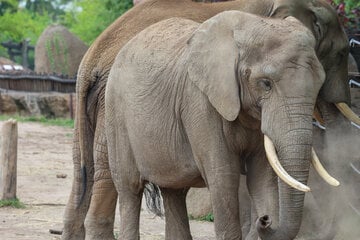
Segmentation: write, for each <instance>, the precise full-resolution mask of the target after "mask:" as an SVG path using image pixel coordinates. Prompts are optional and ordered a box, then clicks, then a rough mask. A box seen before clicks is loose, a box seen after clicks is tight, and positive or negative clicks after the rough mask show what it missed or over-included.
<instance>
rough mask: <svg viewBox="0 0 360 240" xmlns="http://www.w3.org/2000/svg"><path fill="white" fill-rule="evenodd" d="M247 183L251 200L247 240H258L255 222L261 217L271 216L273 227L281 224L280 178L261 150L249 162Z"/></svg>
mask: <svg viewBox="0 0 360 240" xmlns="http://www.w3.org/2000/svg"><path fill="white" fill-rule="evenodd" d="M246 166H247V170H248V172H247V176H246V183H247V187H248V192H249V194H250V200H251V227H250V231H249V233H248V234H247V236H246V238H245V239H246V240H257V239H258V232H257V230H256V224H255V221H256V219H257V218H258V217H259V216H265V215H267V216H271V223H269V224H272V225H275V226H277V225H278V222H279V218H278V209H279V201H278V199H279V194H278V187H277V183H278V178H277V176H276V174H275V173H274V171H273V170H272V168H271V167H270V165H269V163H268V161H267V159H266V156H265V152H264V151H263V150H262V149H261V150H259V151H258V152H257V154H256V155H255V156H253V157H252V158H251V159H248V160H247V165H246Z"/></svg>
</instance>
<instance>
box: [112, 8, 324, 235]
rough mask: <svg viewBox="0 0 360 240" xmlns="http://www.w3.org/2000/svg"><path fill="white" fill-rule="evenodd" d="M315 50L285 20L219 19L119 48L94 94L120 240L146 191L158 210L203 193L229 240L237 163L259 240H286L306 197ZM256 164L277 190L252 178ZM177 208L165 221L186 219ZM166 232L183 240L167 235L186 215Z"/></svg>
mask: <svg viewBox="0 0 360 240" xmlns="http://www.w3.org/2000/svg"><path fill="white" fill-rule="evenodd" d="M315 43H316V41H315V38H314V37H313V34H312V33H311V32H310V31H309V30H308V29H307V28H305V27H304V26H303V25H302V24H301V23H300V22H299V21H298V20H296V19H295V18H293V17H288V18H286V19H285V20H280V19H269V18H268V19H266V18H261V17H258V16H255V15H251V14H248V13H242V12H238V11H226V12H223V13H220V14H218V15H216V16H215V17H212V18H210V19H209V20H207V21H205V22H204V23H203V24H198V23H196V22H193V21H191V20H186V19H181V18H171V19H168V20H164V21H162V22H159V23H157V24H154V25H152V26H150V27H148V28H146V29H145V30H144V31H142V32H141V33H139V34H138V35H136V36H135V37H134V38H133V39H132V40H130V41H129V42H128V44H126V45H125V46H124V47H123V48H122V50H121V51H120V52H119V54H118V56H117V57H116V59H115V62H114V64H113V66H112V68H111V71H110V74H109V81H108V84H107V87H106V91H105V129H106V136H107V141H108V151H109V164H110V169H111V173H112V177H113V181H114V184H115V187H116V189H117V192H118V195H119V206H120V219H125V220H123V221H121V224H120V239H127V240H130V239H134V240H135V239H139V214H140V205H141V199H142V192H143V189H144V185H145V184H146V183H147V182H151V183H154V184H156V185H158V186H160V188H161V190H162V191H163V192H164V193H165V198H164V203H165V207H166V206H168V202H173V201H176V199H177V201H179V200H178V196H179V195H178V194H177V193H178V191H186V189H188V188H189V187H193V186H195V187H201V186H203V187H204V186H206V187H208V189H209V191H210V195H211V201H212V206H213V211H214V217H215V232H216V237H217V239H241V229H240V218H239V205H238V203H239V199H238V189H239V182H240V171H241V166H242V165H243V164H244V163H245V164H246V169H247V171H248V174H247V182H248V187H249V190H250V192H251V193H252V199H253V202H254V205H255V208H256V210H257V213H258V214H259V216H260V217H259V218H258V220H257V222H256V227H257V230H258V233H259V236H260V237H261V238H262V239H263V240H269V239H276V240H279V239H281V240H287V239H294V238H295V237H296V235H297V233H298V231H299V228H300V223H301V217H302V210H303V201H304V192H306V191H309V190H310V189H309V188H308V187H307V186H306V183H307V179H308V174H309V166H310V159H311V153H312V148H311V145H312V113H313V109H314V106H315V102H316V97H317V94H318V92H319V90H320V88H321V86H322V84H323V82H324V80H325V72H324V70H323V67H322V65H321V64H320V62H319V60H318V58H317V56H316V53H315V50H314V48H315ZM263 142H264V143H263ZM264 147H265V150H266V151H265V150H264ZM265 152H266V155H267V157H268V159H269V162H270V165H271V166H272V168H273V169H274V171H275V172H276V174H277V175H278V176H279V178H280V179H282V180H279V181H277V180H276V179H277V178H276V175H275V173H274V171H273V170H272V169H271V168H267V167H264V166H267V164H268V163H267V162H266V161H264V159H265ZM276 152H277V153H276ZM277 155H278V156H279V158H278V157H277ZM260 173H261V174H260ZM259 174H260V175H259ZM259 178H261V179H260V180H259ZM295 188H296V189H295ZM277 189H279V195H277V194H275V192H276V193H277V192H278V190H277ZM180 196H181V195H180ZM279 199H280V206H279V209H276V210H274V207H273V205H276V203H277V202H278V201H279ZM177 206H178V207H179V206H180V208H176V209H175V208H165V217H166V218H167V219H173V218H174V216H178V217H179V216H180V215H181V214H177V213H175V214H174V212H185V213H186V207H185V203H184V201H183V202H182V203H181V202H178V205H177ZM184 215H185V217H184ZM177 221H179V222H180V223H181V224H179V225H175V226H167V227H166V229H167V231H166V239H191V235H189V233H188V232H186V231H182V229H183V228H182V227H178V226H186V225H187V224H188V221H187V219H186V214H183V215H182V218H181V219H177ZM167 224H168V223H167ZM179 229H180V230H181V231H179Z"/></svg>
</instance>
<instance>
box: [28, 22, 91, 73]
mask: <svg viewBox="0 0 360 240" xmlns="http://www.w3.org/2000/svg"><path fill="white" fill-rule="evenodd" d="M87 49H88V47H87V46H86V45H85V44H84V43H83V42H82V41H81V40H80V39H79V38H77V37H76V36H75V35H74V34H72V33H71V32H69V30H67V29H66V28H65V27H63V26H61V25H50V26H49V27H47V28H46V29H45V30H44V31H43V33H42V34H41V35H40V37H39V40H38V41H37V43H36V46H35V72H41V73H50V74H52V73H57V74H63V75H68V76H69V77H73V76H76V73H77V70H78V68H79V65H80V62H81V59H82V57H83V56H84V54H85V52H86V51H87Z"/></svg>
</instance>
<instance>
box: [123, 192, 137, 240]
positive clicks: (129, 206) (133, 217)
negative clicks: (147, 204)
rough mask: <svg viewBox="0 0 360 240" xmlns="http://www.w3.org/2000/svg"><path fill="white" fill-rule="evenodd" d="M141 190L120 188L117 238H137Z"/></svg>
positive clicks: (135, 239)
mask: <svg viewBox="0 0 360 240" xmlns="http://www.w3.org/2000/svg"><path fill="white" fill-rule="evenodd" d="M141 199H142V191H140V192H134V191H132V190H130V189H124V188H123V189H122V190H121V191H120V192H119V209H120V233H119V239H126V240H139V239H140V231H139V220H140V210H141Z"/></svg>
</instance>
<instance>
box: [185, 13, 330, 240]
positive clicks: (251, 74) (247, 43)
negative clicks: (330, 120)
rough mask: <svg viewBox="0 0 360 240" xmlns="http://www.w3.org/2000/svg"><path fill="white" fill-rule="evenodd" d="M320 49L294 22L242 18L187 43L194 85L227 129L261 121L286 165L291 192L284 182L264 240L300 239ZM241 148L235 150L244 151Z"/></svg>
mask: <svg viewBox="0 0 360 240" xmlns="http://www.w3.org/2000/svg"><path fill="white" fill-rule="evenodd" d="M315 44H316V41H315V38H314V37H313V34H312V33H311V32H310V31H309V30H308V29H307V28H305V27H304V26H303V25H302V24H301V23H300V22H299V21H298V20H296V19H295V18H293V17H287V18H286V19H284V20H279V19H261V18H260V20H259V18H258V17H255V16H254V15H249V14H245V13H240V12H236V11H229V12H224V13H222V14H219V15H217V16H216V17H213V18H212V19H210V20H208V21H206V22H204V23H203V24H202V25H201V27H199V28H198V29H197V30H196V32H195V33H194V35H193V36H192V38H191V39H190V40H189V41H188V45H189V49H190V50H189V56H188V59H187V62H188V63H187V64H188V76H189V78H190V79H191V81H192V82H193V83H194V84H195V85H196V86H197V87H198V88H199V89H200V90H201V91H202V92H203V93H204V94H205V95H206V96H207V98H208V99H209V101H210V103H211V104H212V106H213V107H214V108H215V109H216V110H217V112H219V113H220V115H221V116H222V117H223V118H225V119H226V120H227V121H229V122H232V123H233V124H235V125H236V124H237V123H240V125H242V126H248V125H253V123H252V122H256V121H257V120H259V121H261V127H260V129H258V130H261V133H262V134H264V135H265V140H266V142H265V145H266V147H267V146H268V145H270V148H269V147H267V148H268V149H269V151H268V153H267V155H268V157H269V159H274V158H273V157H272V156H273V154H274V152H275V153H276V151H277V155H278V157H279V161H278V160H277V157H275V162H273V161H270V162H272V165H277V166H279V165H280V166H279V167H278V168H277V167H275V168H274V169H276V170H275V171H276V173H277V174H278V176H279V177H280V178H281V179H284V180H286V181H287V183H288V184H290V185H291V186H289V185H288V184H287V183H285V182H284V181H280V180H279V182H278V187H277V188H278V189H279V201H280V203H279V205H280V209H279V212H278V215H279V216H267V215H264V216H261V217H260V218H259V219H258V221H257V229H258V232H259V235H260V237H261V238H262V239H274V240H275V239H293V238H294V237H295V236H296V234H297V232H298V231H299V227H300V223H301V216H302V208H303V201H304V192H302V191H309V188H308V187H307V186H306V182H307V178H308V174H309V165H310V159H311V152H312V150H311V146H312V113H313V109H314V105H315V102H316V98H317V95H318V92H319V90H320V88H321V86H322V84H323V83H324V79H325V72H324V70H323V67H322V65H321V63H320V62H319V60H318V58H317V56H316V52H315V50H314V49H315ZM244 118H245V119H253V120H252V122H251V121H250V123H249V122H248V121H247V120H244ZM256 119H257V120H256ZM255 125H256V124H255ZM232 134H235V135H236V134H237V133H231V134H230V135H232ZM238 134H239V135H238V137H235V139H242V137H241V136H240V135H241V134H244V133H238ZM269 139H271V140H270V141H269ZM242 141H243V140H238V141H235V144H234V145H235V146H234V148H235V149H242V146H241V145H242V144H243V143H242ZM229 142H230V140H229ZM269 142H270V144H268V143H269ZM237 144H238V145H237ZM275 149H276V150H275ZM271 151H272V153H270V152H271ZM239 154H240V155H241V154H242V152H241V150H239ZM290 176H291V177H290ZM295 179H296V180H295ZM293 187H296V188H297V189H300V190H301V191H299V190H296V189H294V188H293ZM263 190H264V191H267V190H266V189H263ZM253 197H256V196H253ZM274 201H275V200H274ZM276 201H278V200H277V199H276ZM270 218H274V219H276V218H279V223H278V225H277V224H273V225H277V226H270V225H271V223H270V222H271V221H270Z"/></svg>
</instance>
